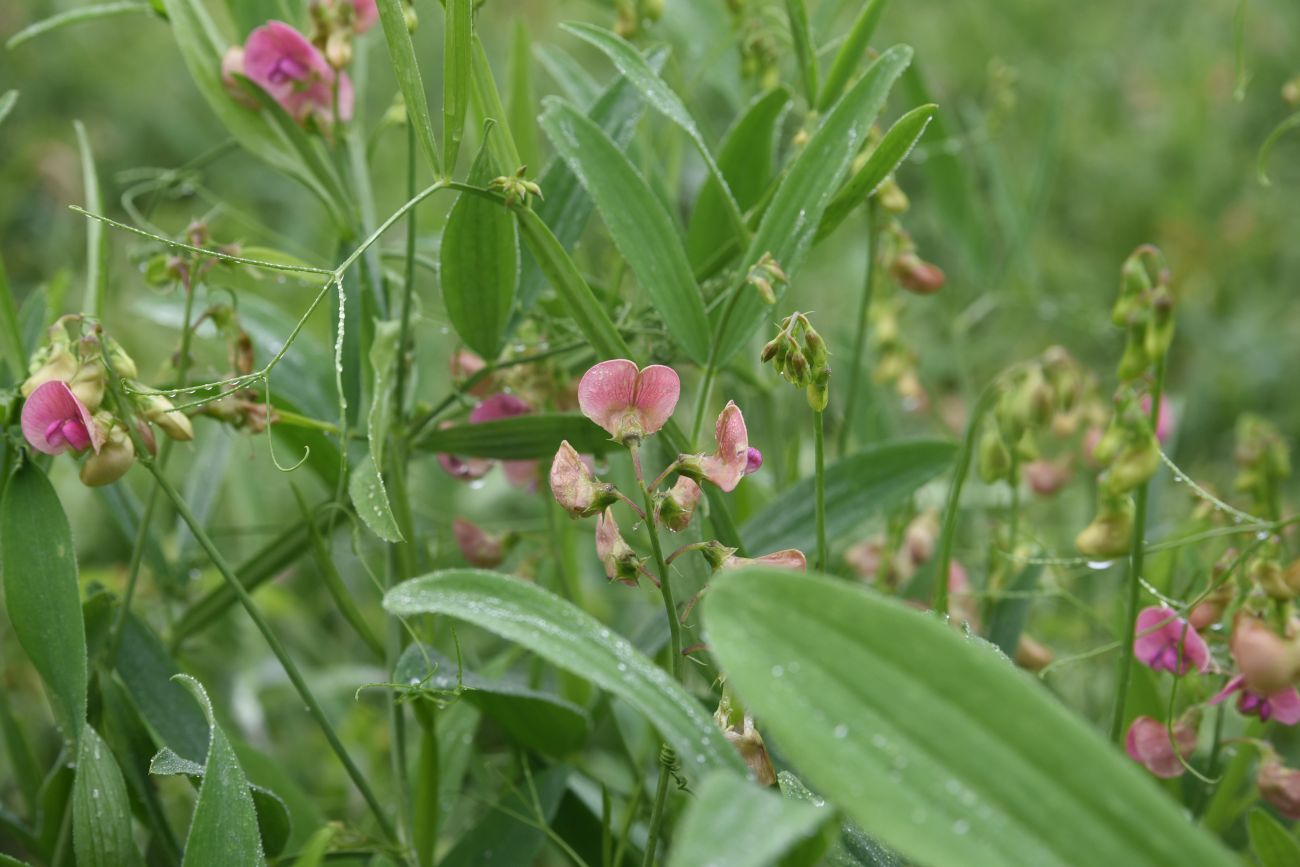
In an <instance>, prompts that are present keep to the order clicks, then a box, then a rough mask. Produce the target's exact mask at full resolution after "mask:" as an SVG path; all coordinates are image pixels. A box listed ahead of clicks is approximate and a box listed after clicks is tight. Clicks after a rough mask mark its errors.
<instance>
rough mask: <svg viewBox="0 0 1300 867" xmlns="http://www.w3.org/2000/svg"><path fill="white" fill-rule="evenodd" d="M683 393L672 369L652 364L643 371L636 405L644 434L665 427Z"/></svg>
mask: <svg viewBox="0 0 1300 867" xmlns="http://www.w3.org/2000/svg"><path fill="white" fill-rule="evenodd" d="M681 391H682V383H681V380H680V379H679V378H678V377H677V371H675V370H673V369H672V368H671V367H665V366H663V365H662V364H652V365H650V366H649V367H647V368H645V369H644V370H642V371H641V373H640V374H639V375H638V376H637V382H636V396H635V399H634V403H635V404H636V408H637V411H638V413H639V414H640V416H641V428H642V431H643V432H644V433H646V434H647V435H648V434H652V433H654V432H655V431H657V430H659V429H660V428H661V427H663V426H664V423H665V422H667V421H668V419H669V418H670V417H671V416H672V414H673V410H674V409H676V408H677V398H678V397H680V396H681Z"/></svg>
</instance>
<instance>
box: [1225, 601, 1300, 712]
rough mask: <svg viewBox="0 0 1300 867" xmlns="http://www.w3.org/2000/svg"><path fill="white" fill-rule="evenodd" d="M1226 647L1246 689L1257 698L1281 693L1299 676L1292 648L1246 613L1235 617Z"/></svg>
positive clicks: (1288, 643) (1299, 665)
mask: <svg viewBox="0 0 1300 867" xmlns="http://www.w3.org/2000/svg"><path fill="white" fill-rule="evenodd" d="M1229 648H1230V649H1231V651H1232V658H1233V659H1235V660H1236V661H1237V668H1238V669H1240V671H1241V676H1242V677H1243V678H1245V684H1246V689H1248V690H1250V691H1251V692H1254V693H1258V694H1259V695H1262V696H1272V695H1276V694H1277V693H1279V692H1282V691H1283V690H1285V689H1287V688H1289V687H1290V686H1291V684H1292V683H1293V682H1294V681H1295V679H1296V676H1297V674H1300V658H1298V657H1297V653H1296V649H1295V647H1294V645H1293V644H1291V642H1289V641H1287V640H1285V639H1283V638H1281V637H1280V636H1279V635H1278V634H1277V633H1275V632H1274V631H1273V630H1272V629H1270V628H1269V627H1268V626H1267V625H1266V624H1265V623H1264V622H1263V621H1261V620H1258V619H1256V618H1254V617H1251V616H1250V615H1248V614H1244V613H1243V614H1238V615H1237V618H1236V621H1235V622H1234V624H1233V627H1232V638H1231V639H1229Z"/></svg>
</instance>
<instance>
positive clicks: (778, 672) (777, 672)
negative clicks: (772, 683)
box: [772, 665, 785, 677]
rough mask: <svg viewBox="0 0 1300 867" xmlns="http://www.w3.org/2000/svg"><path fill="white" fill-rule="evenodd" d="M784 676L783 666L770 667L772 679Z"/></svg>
mask: <svg viewBox="0 0 1300 867" xmlns="http://www.w3.org/2000/svg"><path fill="white" fill-rule="evenodd" d="M784 674H785V666H783V665H774V666H772V677H782V676H783V675H784Z"/></svg>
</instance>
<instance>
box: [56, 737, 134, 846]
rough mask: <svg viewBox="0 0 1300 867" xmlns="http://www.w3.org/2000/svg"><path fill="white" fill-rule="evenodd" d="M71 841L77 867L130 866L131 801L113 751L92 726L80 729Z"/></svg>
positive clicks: (131, 840) (132, 841)
mask: <svg viewBox="0 0 1300 867" xmlns="http://www.w3.org/2000/svg"><path fill="white" fill-rule="evenodd" d="M72 844H73V849H74V850H75V851H76V853H77V864H78V865H80V867H133V865H136V864H140V863H141V861H140V851H139V850H138V849H136V847H135V841H134V840H133V839H132V838H131V804H130V802H129V801H128V800H127V797H126V783H125V782H124V781H123V779H122V771H121V770H120V769H119V768H118V766H117V761H116V760H115V759H114V758H113V753H112V751H111V750H109V748H108V744H106V743H104V741H103V739H102V738H100V736H99V733H98V732H96V731H95V730H94V729H93V728H92V727H90V726H85V727H83V728H82V730H81V744H80V747H79V749H78V750H77V778H76V782H75V783H73V789H72Z"/></svg>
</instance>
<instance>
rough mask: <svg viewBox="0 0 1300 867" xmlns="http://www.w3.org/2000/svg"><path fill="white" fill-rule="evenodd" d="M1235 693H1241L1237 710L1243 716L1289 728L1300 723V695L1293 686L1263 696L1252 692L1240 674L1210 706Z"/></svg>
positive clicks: (1217, 694) (1212, 700)
mask: <svg viewBox="0 0 1300 867" xmlns="http://www.w3.org/2000/svg"><path fill="white" fill-rule="evenodd" d="M1233 693H1241V694H1240V695H1238V696H1237V710H1239V711H1241V712H1242V713H1243V714H1246V715H1248V716H1257V717H1259V718H1260V720H1261V721H1262V722H1268V721H1269V720H1271V719H1274V720H1277V721H1278V722H1280V723H1282V724H1283V725H1288V726H1293V725H1295V724H1296V723H1300V693H1298V692H1296V689H1295V687H1293V686H1292V687H1287V688H1286V689H1284V690H1282V691H1281V692H1279V693H1275V694H1273V695H1269V696H1263V695H1260V694H1259V693H1257V692H1251V691H1250V689H1249V688H1247V686H1246V679H1245V678H1244V677H1242V676H1241V675H1240V674H1239V675H1237V676H1236V677H1234V678H1232V679H1231V680H1229V681H1228V683H1227V684H1226V685H1225V686H1224V687H1223V689H1221V690H1219V691H1218V693H1216V694H1215V696H1214V697H1213V698H1211V699H1210V704H1218V703H1219V702H1221V701H1223V700H1224V699H1226V698H1227V697H1228V696H1230V695H1232V694H1233Z"/></svg>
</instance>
